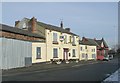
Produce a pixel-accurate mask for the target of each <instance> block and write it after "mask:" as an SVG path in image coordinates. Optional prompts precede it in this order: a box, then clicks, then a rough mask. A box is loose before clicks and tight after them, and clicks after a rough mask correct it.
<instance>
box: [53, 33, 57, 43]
mask: <svg viewBox="0 0 120 83" xmlns="http://www.w3.org/2000/svg"><path fill="white" fill-rule="evenodd" d="M53 41H57V33H53Z"/></svg>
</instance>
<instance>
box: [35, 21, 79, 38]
mask: <svg viewBox="0 0 120 83" xmlns="http://www.w3.org/2000/svg"><path fill="white" fill-rule="evenodd" d="M37 23H38V25H40V26H42V27H45V28H46V29H49V30H55V31H59V32H63V33H68V34H72V35H75V36H78V35H76V34H74V33H72V32H69V31H67V30H65V29H63V28H61V27H58V26H54V25H50V24H45V23H42V22H37Z"/></svg>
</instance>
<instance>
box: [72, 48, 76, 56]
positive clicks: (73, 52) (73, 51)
mask: <svg viewBox="0 0 120 83" xmlns="http://www.w3.org/2000/svg"><path fill="white" fill-rule="evenodd" d="M72 57H76V50H75V49H72Z"/></svg>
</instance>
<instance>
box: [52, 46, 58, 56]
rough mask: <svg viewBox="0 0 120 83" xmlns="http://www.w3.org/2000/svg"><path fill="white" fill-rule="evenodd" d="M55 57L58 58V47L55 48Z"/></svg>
mask: <svg viewBox="0 0 120 83" xmlns="http://www.w3.org/2000/svg"><path fill="white" fill-rule="evenodd" d="M55 51H56V52H55ZM53 58H58V48H53Z"/></svg>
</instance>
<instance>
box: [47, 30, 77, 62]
mask: <svg viewBox="0 0 120 83" xmlns="http://www.w3.org/2000/svg"><path fill="white" fill-rule="evenodd" d="M53 33H57V35H58V39H57V40H58V44H53ZM64 35H66V36H67V43H66V44H65V43H64V41H62V42H61V41H60V36H64ZM69 36H72V35H71V34H67V33H61V32H57V31H50V30H47V29H46V44H47V45H46V46H47V61H50V59H53V48H57V49H58V58H55V59H63V48H69V52H68V53H70V54H71V56H68V59H78V58H79V42H78V40H79V37H77V36H75V44H76V46H72V44H71V43H70V42H69ZM72 49H75V50H76V53H75V54H76V57H72Z"/></svg>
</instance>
